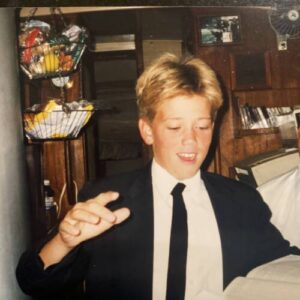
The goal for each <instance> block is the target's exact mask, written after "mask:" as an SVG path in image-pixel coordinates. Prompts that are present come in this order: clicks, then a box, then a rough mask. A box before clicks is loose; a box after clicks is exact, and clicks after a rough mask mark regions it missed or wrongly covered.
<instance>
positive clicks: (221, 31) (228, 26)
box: [198, 15, 242, 46]
mask: <svg viewBox="0 0 300 300" xmlns="http://www.w3.org/2000/svg"><path fill="white" fill-rule="evenodd" d="M198 28H199V29H198V32H199V45H200V46H214V45H228V44H229V45H230V44H235V43H240V42H241V41H242V35H241V19H240V16H239V15H226V16H199V17H198Z"/></svg>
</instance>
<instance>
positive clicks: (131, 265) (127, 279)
mask: <svg viewBox="0 0 300 300" xmlns="http://www.w3.org/2000/svg"><path fill="white" fill-rule="evenodd" d="M125 197H126V205H128V208H129V209H130V211H131V217H130V220H129V221H128V222H126V226H123V228H122V229H121V230H120V232H119V233H118V236H119V238H118V239H119V240H120V239H121V240H122V239H123V240H124V243H121V244H122V245H124V248H123V249H122V250H123V251H122V254H121V255H122V257H120V262H121V268H120V272H119V276H120V281H119V283H120V284H121V285H122V286H123V288H122V290H124V291H126V290H127V291H131V292H130V293H131V294H130V295H126V297H127V298H128V297H129V298H130V299H145V300H147V299H149V300H150V299H152V274H153V239H154V221H153V192H152V181H151V168H150V167H147V168H146V170H145V172H142V173H141V174H140V176H138V177H137V179H136V180H135V182H134V183H133V184H132V186H131V187H130V189H129V192H128V194H127V195H125ZM124 225H125V224H124ZM125 240H126V241H125ZM129 298H128V299H129Z"/></svg>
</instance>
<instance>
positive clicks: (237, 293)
mask: <svg viewBox="0 0 300 300" xmlns="http://www.w3.org/2000/svg"><path fill="white" fill-rule="evenodd" d="M222 299H224V300H299V299H300V256H297V255H288V256H285V257H282V258H279V259H277V260H274V261H271V262H269V263H266V264H264V265H261V266H259V267H257V268H255V269H253V270H252V271H250V272H249V273H248V274H247V276H246V277H237V278H235V279H234V280H233V281H232V282H231V283H230V284H229V286H228V287H227V288H226V289H225V291H224V297H223V298H222Z"/></svg>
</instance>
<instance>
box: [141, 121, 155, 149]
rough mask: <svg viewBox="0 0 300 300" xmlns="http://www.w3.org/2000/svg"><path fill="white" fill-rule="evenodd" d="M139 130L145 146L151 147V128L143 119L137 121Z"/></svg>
mask: <svg viewBox="0 0 300 300" xmlns="http://www.w3.org/2000/svg"><path fill="white" fill-rule="evenodd" d="M139 130H140V134H141V136H142V139H143V140H144V142H145V144H147V145H152V144H153V134H152V128H151V125H150V124H149V121H147V120H145V119H144V118H141V119H139Z"/></svg>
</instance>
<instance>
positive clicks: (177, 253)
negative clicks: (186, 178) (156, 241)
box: [166, 183, 188, 300]
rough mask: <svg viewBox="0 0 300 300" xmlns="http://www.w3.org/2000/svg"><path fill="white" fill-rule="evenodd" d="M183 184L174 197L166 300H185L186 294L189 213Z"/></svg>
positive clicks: (175, 189)
mask: <svg viewBox="0 0 300 300" xmlns="http://www.w3.org/2000/svg"><path fill="white" fill-rule="evenodd" d="M184 188H185V185H184V184H183V183H177V184H176V186H175V187H174V189H173V190H172V192H171V195H172V196H173V217H172V227H171V239H170V252H169V267H168V281H167V296H166V300H183V299H184V294H185V272H186V255H187V242H188V228H187V213H186V208H185V205H184V202H183V197H182V192H183V190H184Z"/></svg>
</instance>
